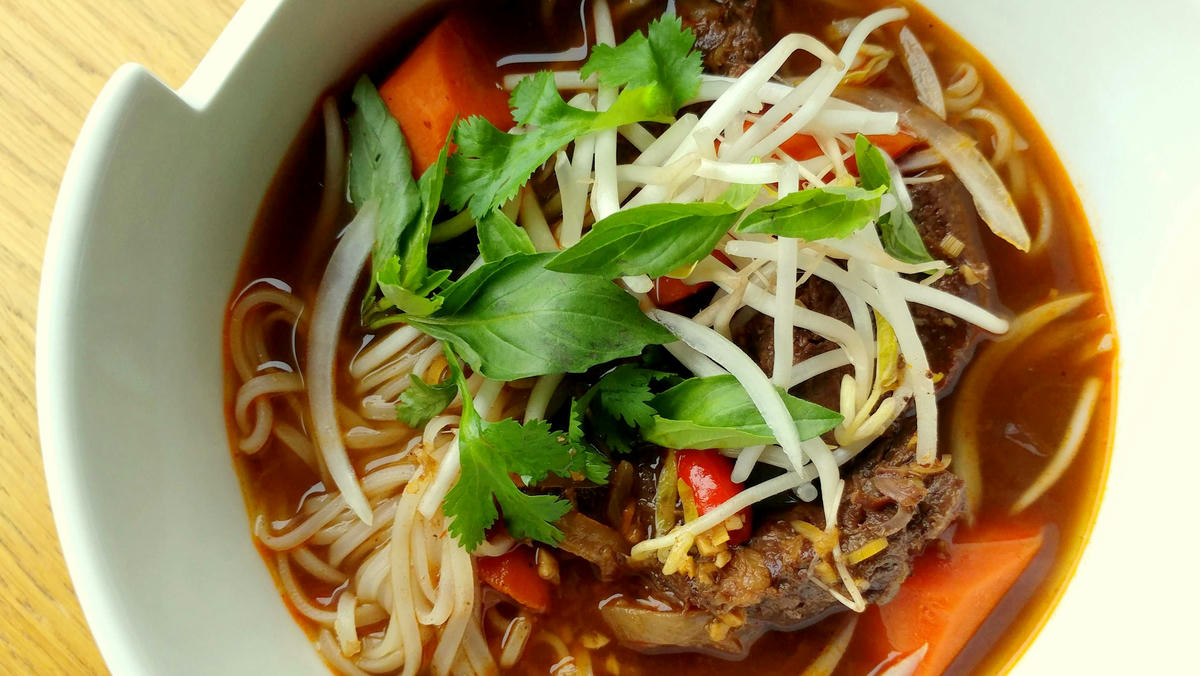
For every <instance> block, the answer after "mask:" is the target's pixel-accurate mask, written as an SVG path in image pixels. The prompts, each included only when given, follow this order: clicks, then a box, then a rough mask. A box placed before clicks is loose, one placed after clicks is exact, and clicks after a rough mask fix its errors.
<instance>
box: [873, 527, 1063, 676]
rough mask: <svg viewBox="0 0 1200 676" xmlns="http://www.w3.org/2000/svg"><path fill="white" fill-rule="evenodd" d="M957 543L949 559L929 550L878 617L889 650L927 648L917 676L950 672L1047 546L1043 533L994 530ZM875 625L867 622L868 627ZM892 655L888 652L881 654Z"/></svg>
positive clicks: (881, 607)
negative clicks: (973, 540)
mask: <svg viewBox="0 0 1200 676" xmlns="http://www.w3.org/2000/svg"><path fill="white" fill-rule="evenodd" d="M979 538H981V539H980V541H976V542H965V543H954V544H951V545H950V546H949V556H948V557H943V556H941V555H939V553H937V552H929V553H927V554H925V555H924V556H922V557H921V558H919V559H917V561H916V562H915V563H914V564H913V574H912V577H910V578H908V580H907V581H906V582H905V583H904V585H903V586H901V587H900V592H899V593H898V594H897V595H896V598H894V599H892V600H891V601H890V602H889V603H887V604H886V605H883V606H879V608H878V610H877V613H878V619H879V620H880V621H881V624H882V628H883V631H882V632H881V636H880V639H886V642H887V643H888V644H889V645H888V646H886V647H885V648H890V649H891V650H892V651H898V652H901V653H904V654H910V653H912V652H913V651H916V650H919V649H920V648H921V646H923V645H925V644H928V645H929V649H928V652H927V653H926V654H925V657H924V659H922V660H921V664H920V666H919V667H918V668H917V671H916V672H915V676H936V675H937V674H940V673H942V672H943V671H945V670H946V667H948V666H950V663H951V662H953V661H954V658H955V657H956V656H957V655H958V653H959V652H960V651H961V650H962V648H963V646H964V645H966V643H967V641H968V640H969V639H970V638H971V636H972V635H973V634H974V633H975V631H976V630H977V629H978V628H979V626H980V625H981V624H983V621H984V620H985V619H986V618H987V616H988V614H990V613H991V612H992V610H993V609H994V608H995V607H996V605H997V604H998V603H1000V599H1002V598H1003V597H1004V595H1005V594H1006V593H1007V592H1008V590H1009V588H1011V587H1012V585H1013V583H1014V582H1016V581H1017V578H1019V577H1020V576H1021V573H1022V572H1024V570H1025V568H1026V567H1028V566H1029V563H1030V561H1032V560H1033V557H1034V556H1035V555H1036V554H1037V553H1038V551H1039V550H1040V549H1041V547H1042V541H1043V539H1044V538H1043V533H1042V532H1041V531H1039V532H1037V533H1036V534H1034V535H1028V533H1014V532H1011V531H1010V532H1006V533H1001V532H993V533H989V534H981V535H980V536H979ZM870 624H872V622H870V621H868V626H869V625H870ZM880 652H882V653H883V654H887V652H888V651H887V650H886V649H884V650H881V651H880Z"/></svg>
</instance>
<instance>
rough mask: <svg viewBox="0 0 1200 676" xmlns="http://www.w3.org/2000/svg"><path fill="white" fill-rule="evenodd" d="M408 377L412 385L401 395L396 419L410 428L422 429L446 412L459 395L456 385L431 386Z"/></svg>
mask: <svg viewBox="0 0 1200 676" xmlns="http://www.w3.org/2000/svg"><path fill="white" fill-rule="evenodd" d="M408 377H409V378H410V379H411V382H412V384H410V385H409V386H408V389H406V390H404V392H402V393H401V394H400V400H399V401H398V402H396V419H397V420H399V421H400V422H403V423H405V424H406V425H408V426H409V427H421V426H422V425H424V424H425V423H427V422H429V421H430V420H432V419H433V417H434V416H436V415H437V414H439V413H441V412H442V411H444V410H446V407H447V406H449V405H450V402H452V401H454V397H455V395H457V394H458V386H457V385H456V384H454V383H452V382H451V383H445V382H443V383H438V384H436V385H430V384H428V383H426V382H425V381H424V380H421V379H420V378H418V377H417V374H415V373H410V374H408Z"/></svg>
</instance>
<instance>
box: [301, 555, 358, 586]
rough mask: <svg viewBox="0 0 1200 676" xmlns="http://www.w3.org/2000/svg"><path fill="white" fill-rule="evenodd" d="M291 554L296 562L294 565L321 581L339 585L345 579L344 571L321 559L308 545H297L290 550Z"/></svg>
mask: <svg viewBox="0 0 1200 676" xmlns="http://www.w3.org/2000/svg"><path fill="white" fill-rule="evenodd" d="M291 555H292V560H293V561H295V562H296V565H298V566H300V567H301V568H303V569H304V572H306V573H308V574H309V575H312V576H313V577H315V578H317V579H318V580H320V581H322V582H327V583H329V584H335V585H340V584H342V583H343V582H345V581H346V574H345V573H343V572H342V571H340V570H338V569H337V568H334V567H333V566H331V565H329V564H328V563H325V562H324V561H322V560H321V559H320V557H318V556H317V555H316V554H313V553H312V550H310V549H309V548H308V547H297V548H296V549H293V550H292V552H291Z"/></svg>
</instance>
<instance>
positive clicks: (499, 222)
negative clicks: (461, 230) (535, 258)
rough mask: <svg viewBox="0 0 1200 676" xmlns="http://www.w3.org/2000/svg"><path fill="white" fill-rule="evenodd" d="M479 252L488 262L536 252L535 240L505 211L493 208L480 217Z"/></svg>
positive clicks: (478, 227) (478, 228)
mask: <svg viewBox="0 0 1200 676" xmlns="http://www.w3.org/2000/svg"><path fill="white" fill-rule="evenodd" d="M477 230H478V232H479V253H480V254H481V255H482V256H483V260H484V261H485V262H487V263H491V262H492V261H498V260H500V259H501V258H505V257H507V256H511V255H513V254H531V253H536V252H537V249H535V248H534V247H533V241H531V240H530V239H529V234H528V233H526V232H525V230H524V229H523V228H521V227H520V226H518V225H517V224H516V223H513V222H512V220H511V219H510V218H509V217H508V216H505V215H504V212H503V211H500V210H499V209H493V210H491V211H489V212H488V213H486V214H484V216H483V218H481V219H479V225H478V226H477Z"/></svg>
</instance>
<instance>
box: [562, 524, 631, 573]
mask: <svg viewBox="0 0 1200 676" xmlns="http://www.w3.org/2000/svg"><path fill="white" fill-rule="evenodd" d="M556 525H557V526H558V527H559V528H560V529H561V530H562V532H563V539H562V541H561V542H559V543H558V547H559V549H561V550H563V551H564V552H567V553H569V554H574V555H575V556H578V557H579V558H581V559H584V560H586V561H588V562H590V563H591V564H592V565H594V566H596V570H597V571H598V573H599V576H600V579H601V580H611V579H613V578H616V577H619V576H621V575H623V574H624V573H625V572H626V562H627V561H628V560H629V543H627V542H625V538H623V537H621V536H620V534H618V533H617V531H615V530H613V529H612V528H609V527H608V526H605V525H604V524H602V523H600V522H599V521H596V520H595V519H592V518H590V517H587V516H584V515H583V514H580V513H579V512H577V511H575V510H571V511H570V512H567V514H566V515H565V516H563V518H561V519H559V520H558V523H557V524H556Z"/></svg>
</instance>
